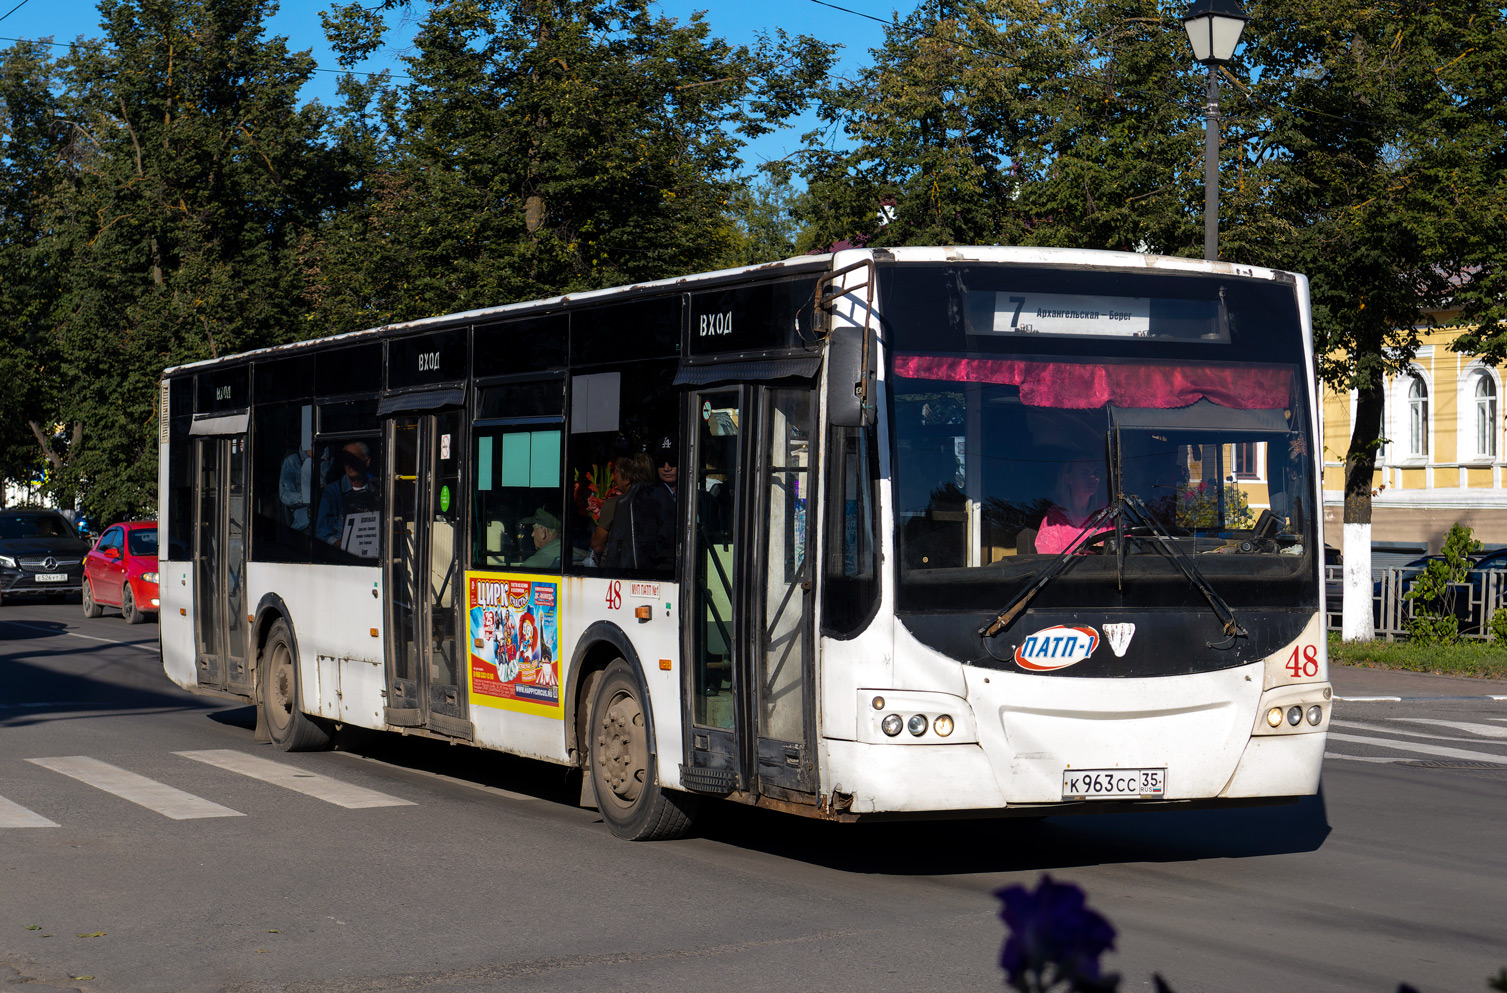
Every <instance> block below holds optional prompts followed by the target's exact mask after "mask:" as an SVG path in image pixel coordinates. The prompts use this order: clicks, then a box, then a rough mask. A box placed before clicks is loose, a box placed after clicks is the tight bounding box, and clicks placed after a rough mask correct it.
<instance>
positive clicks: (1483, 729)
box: [1392, 717, 1507, 740]
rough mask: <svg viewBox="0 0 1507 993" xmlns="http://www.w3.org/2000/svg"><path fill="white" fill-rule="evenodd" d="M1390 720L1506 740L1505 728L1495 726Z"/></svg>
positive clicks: (1462, 722)
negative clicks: (1429, 725) (1430, 725)
mask: <svg viewBox="0 0 1507 993" xmlns="http://www.w3.org/2000/svg"><path fill="white" fill-rule="evenodd" d="M1392 720H1394V721H1407V722H1408V723H1409V724H1433V725H1437V726H1439V727H1447V728H1454V729H1455V730H1456V731H1468V732H1470V733H1471V734H1476V735H1480V736H1481V737H1483V738H1507V727H1497V726H1496V725H1495V724H1474V723H1472V722H1470V721H1441V720H1437V719H1435V718H1432V717H1394V718H1392ZM1462 740H1467V739H1462Z"/></svg>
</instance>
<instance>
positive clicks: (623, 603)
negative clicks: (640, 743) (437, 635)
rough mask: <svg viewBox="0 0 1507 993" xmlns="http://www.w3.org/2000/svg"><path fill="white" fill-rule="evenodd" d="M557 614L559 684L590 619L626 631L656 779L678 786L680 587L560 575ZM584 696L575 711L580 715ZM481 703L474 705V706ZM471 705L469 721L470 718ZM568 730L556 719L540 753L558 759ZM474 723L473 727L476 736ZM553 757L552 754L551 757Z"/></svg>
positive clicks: (510, 744)
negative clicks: (640, 682) (645, 706)
mask: <svg viewBox="0 0 1507 993" xmlns="http://www.w3.org/2000/svg"><path fill="white" fill-rule="evenodd" d="M562 588H563V594H562V600H563V601H564V602H563V605H562V610H561V618H560V658H561V659H562V660H563V665H562V666H561V672H560V682H561V685H562V686H570V685H571V676H572V673H571V672H569V671H567V668H566V667H568V666H569V665H570V661H571V660H572V659H573V658H575V656H576V649H577V647H578V645H579V642H580V635H581V632H582V631H585V630H586V629H587V628H589V627H590V626H591V625H592V624H595V623H596V622H598V621H605V622H607V623H609V624H614V625H616V626H617V627H618V628H619V629H620V630H621V631H622V632H623V633H624V634H626V635H627V636H628V639H629V641H630V642H631V643H632V645H633V649H634V651H635V652H636V653H637V654H638V661H639V664H640V666H641V667H642V671H643V678H644V684H645V685H644V691H645V692H646V693H647V694H648V696H649V706H650V707H651V708H652V710H653V718H654V749H655V754H656V757H657V760H658V763H657V765H658V775H659V781H660V782H661V783H663V784H664V785H666V786H679V785H680V763H681V762H682V761H683V758H684V754H685V749H684V743H683V741H682V737H681V736H682V733H683V728H684V725H683V722H682V721H681V672H680V625H681V622H680V588H679V586H677V585H676V584H674V583H669V582H663V581H658V580H649V581H637V580H628V579H598V578H596V577H586V576H566V577H564V580H563V586H562ZM637 607H649V608H650V619H649V620H647V621H640V620H639V619H637V618H636V617H635V616H634V609H635V608H637ZM585 703H586V702H585V701H583V705H582V708H581V710H580V712H579V714H578V718H579V719H584V718H585ZM480 709H481V708H477V710H480ZM476 713H477V711H476V710H473V712H472V717H473V720H474V719H475V717H476ZM569 731H570V729H568V728H562V727H560V726H559V725H558V724H557V725H556V726H555V728H554V729H553V733H554V742H553V744H552V747H551V748H550V750H549V751H548V752H545V753H542V754H541V756H540V757H546V758H554V759H555V761H562V760H564V759H565V756H564V755H563V754H561V753H560V752H559V749H562V748H566V747H571V745H572V743H570V742H568V741H567V736H568V734H569ZM480 733H481V732H480V727H479V726H478V728H477V734H478V737H479V736H480ZM506 747H507V748H508V749H509V750H510V751H518V750H519V742H518V740H516V739H510V740H508V741H507V742H506ZM556 756H558V757H556Z"/></svg>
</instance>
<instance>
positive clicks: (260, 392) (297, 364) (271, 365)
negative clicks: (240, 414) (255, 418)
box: [256, 352, 314, 403]
mask: <svg viewBox="0 0 1507 993" xmlns="http://www.w3.org/2000/svg"><path fill="white" fill-rule="evenodd" d="M313 395H314V353H312V352H304V353H302V354H300V355H296V356H289V357H288V358H285V359H275V360H273V361H270V362H258V363H257V364H256V402H257V403H277V402H278V401H280V400H305V399H307V398H309V397H311V396H313Z"/></svg>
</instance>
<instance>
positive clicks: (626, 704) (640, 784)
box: [590, 659, 697, 841]
mask: <svg viewBox="0 0 1507 993" xmlns="http://www.w3.org/2000/svg"><path fill="white" fill-rule="evenodd" d="M591 697H592V699H591V717H590V720H591V734H590V743H591V781H592V787H593V789H594V790H595V791H596V801H597V809H598V810H599V811H601V813H602V820H604V821H606V822H607V828H608V830H610V831H611V832H612V833H613V834H615V835H617V836H618V837H619V838H624V839H626V840H628V841H657V840H659V839H662V838H677V837H679V836H680V835H683V834H685V833H686V831H687V830H689V829H690V826H691V819H692V817H693V816H694V815H695V813H696V806H697V798H696V797H694V796H691V795H690V794H687V793H680V792H678V791H666V790H663V789H661V788H660V785H659V777H658V776H656V775H655V771H654V764H653V763H652V762H651V761H650V760H649V733H648V720H647V719H646V716H645V715H646V708H647V699H648V697H647V694H645V693H644V691H643V689H642V688H641V687H640V686H639V684H638V678H637V677H636V676H635V675H634V673H633V668H632V667H631V666H629V665H628V663H627V662H625V661H623V660H622V659H617V660H615V661H614V662H613V663H612V664H611V665H609V666H608V667H607V670H606V671H605V672H603V673H602V677H601V678H600V679H598V680H597V684H596V686H595V687H594V691H593V692H592V695H591Z"/></svg>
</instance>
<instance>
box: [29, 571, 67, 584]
mask: <svg viewBox="0 0 1507 993" xmlns="http://www.w3.org/2000/svg"><path fill="white" fill-rule="evenodd" d="M32 578H33V579H35V580H36V581H37V582H39V583H66V582H68V574H67V573H66V572H39V573H37V574H36V575H35V576H33V577H32Z"/></svg>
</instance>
